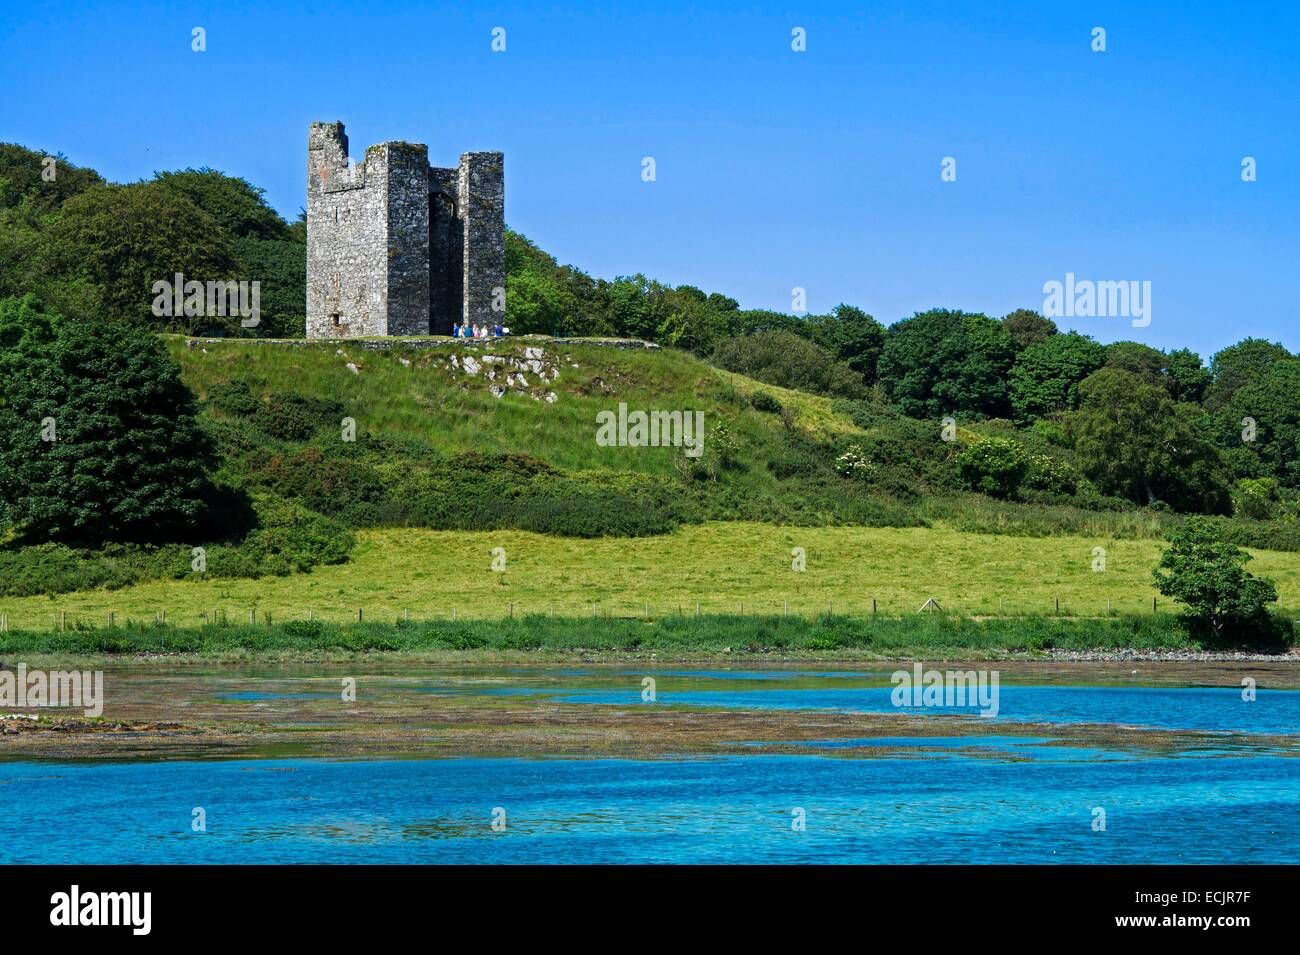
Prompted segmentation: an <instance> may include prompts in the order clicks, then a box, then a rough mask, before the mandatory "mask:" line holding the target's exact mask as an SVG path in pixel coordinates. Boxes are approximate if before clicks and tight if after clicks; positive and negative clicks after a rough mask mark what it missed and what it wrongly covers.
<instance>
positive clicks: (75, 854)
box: [0, 740, 1300, 863]
mask: <svg viewBox="0 0 1300 955" xmlns="http://www.w3.org/2000/svg"><path fill="white" fill-rule="evenodd" d="M1024 743H1025V741H1023V740H1021V741H1016V742H1015V744H1006V745H1007V746H1008V747H1009V746H1012V745H1016V746H1020V747H1021V748H1022V749H1032V748H1033V746H1032V744H1031V745H1029V746H1025V745H1024ZM0 804H2V805H3V813H0V860H3V861H4V862H7V863H14V862H25V863H222V862H231V863H233V862H241V863H286V862H300V863H303V862H316V863H349V862H353V863H356V862H373V863H403V862H422V863H548V862H554V863H610V862H612V863H686V862H692V863H1016V862H1021V863H1031V862H1042V863H1051V862H1062V863H1066V862H1074V863H1252V862H1254V863H1263V862H1275V863H1286V862H1295V861H1297V841H1298V838H1300V760H1297V759H1289V758H1279V757H1269V756H1254V757H1241V756H1236V757H1214V758H1186V757H1184V758H1181V759H1149V760H1138V759H1133V760H1121V761H1116V760H1104V761H1092V760H1088V759H1080V758H1079V754H1078V753H1073V754H1070V753H1066V755H1065V758H1063V759H1057V758H1054V757H1053V756H1052V755H1049V754H1044V753H1039V754H1037V755H1035V756H1033V757H1032V758H1030V759H1028V760H1027V761H1012V760H1010V759H997V758H974V757H970V756H961V755H952V756H948V755H941V756H938V757H933V756H932V757H929V758H926V759H923V760H917V759H904V758H900V759H889V758H885V759H844V758H837V757H833V756H771V755H761V754H756V755H753V756H739V757H727V758H721V759H689V760H656V761H648V762H647V761H637V760H559V759H556V760H522V759H447V760H407V761H353V762H347V761H332V760H316V761H312V760H285V761H240V762H175V763H125V764H119V763H109V764H97V765H68V764H51V763H7V764H0ZM1096 806H1101V807H1103V808H1104V809H1105V810H1106V830H1105V831H1104V832H1095V831H1093V829H1092V821H1093V818H1094V817H1093V807H1096ZM195 807H202V808H203V809H204V810H205V811H206V818H207V831H206V832H203V833H195V832H192V831H191V819H192V818H193V816H192V811H193V809H194V808H195ZM496 807H500V808H503V809H505V811H506V816H505V824H506V826H505V830H504V831H503V832H494V831H493V829H492V826H491V821H492V810H493V809H494V808H496ZM796 808H801V809H803V810H804V814H805V820H806V829H805V830H804V831H802V832H799V831H794V830H792V828H791V821H792V819H793V818H794V816H793V815H792V813H793V810H794V809H796Z"/></svg>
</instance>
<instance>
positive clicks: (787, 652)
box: [0, 614, 1215, 661]
mask: <svg viewBox="0 0 1300 955" xmlns="http://www.w3.org/2000/svg"><path fill="white" fill-rule="evenodd" d="M1121 648H1134V649H1145V650H1156V649H1166V650H1195V649H1215V648H1214V647H1208V646H1205V645H1203V644H1202V643H1201V642H1200V641H1198V640H1196V639H1195V638H1191V637H1189V636H1188V635H1187V634H1186V632H1185V631H1184V629H1183V627H1182V626H1181V625H1180V624H1179V622H1178V620H1177V619H1176V618H1175V617H1173V616H1171V615H1167V614H1155V615H1146V616H1123V617H1114V618H1109V619H1104V620H1049V619H1031V618H1020V619H1005V620H984V621H974V620H968V619H962V618H956V617H937V616H927V617H916V616H912V617H897V618H887V617H876V618H856V617H847V616H830V615H826V616H822V617H819V618H815V619H804V618H792V617H779V616H777V617H767V616H739V615H737V616H705V617H700V618H695V617H671V618H667V619H663V620H656V621H647V620H628V619H599V620H592V619H585V620H584V619H573V618H569V619H547V618H545V617H539V616H530V617H526V618H521V619H515V620H497V621H484V620H459V621H456V622H452V621H424V622H418V623H417V622H411V623H405V622H402V621H400V620H399V621H396V622H378V621H376V622H370V623H361V624H332V623H324V622H321V621H319V620H313V621H310V622H308V621H289V622H287V623H283V624H271V625H255V626H249V625H246V624H245V625H234V624H228V625H210V626H203V627H193V628H177V627H171V626H158V625H139V626H134V627H115V628H113V629H102V630H95V631H73V632H48V631H45V632H37V631H14V632H9V633H5V634H3V635H0V659H6V660H7V661H12V660H13V659H14V658H15V655H17V654H38V655H50V656H69V657H100V656H115V655H132V654H197V655H199V656H204V657H222V656H252V657H266V658H282V657H283V658H304V659H307V658H326V657H330V656H335V655H339V654H357V653H398V654H436V653H438V652H468V653H470V654H471V655H473V656H482V657H483V658H486V659H490V658H492V657H493V656H494V655H509V654H517V653H538V654H545V653H548V652H554V653H574V652H581V653H595V654H602V653H605V654H628V653H640V654H648V653H664V654H687V655H689V654H732V655H736V656H739V657H744V656H746V655H758V654H779V655H783V656H794V657H799V656H807V657H810V658H819V657H834V656H837V655H838V656H847V657H872V656H878V657H900V656H916V657H925V656H929V657H943V656H953V655H962V656H968V657H970V656H998V655H1002V654H1005V653H1030V654H1032V653H1036V652H1040V651H1044V650H1050V649H1069V650H1115V649H1121Z"/></svg>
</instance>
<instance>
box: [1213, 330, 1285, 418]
mask: <svg viewBox="0 0 1300 955" xmlns="http://www.w3.org/2000/svg"><path fill="white" fill-rule="evenodd" d="M1292 357H1294V356H1292V354H1291V353H1290V352H1289V351H1287V350H1286V349H1285V348H1284V347H1282V346H1281V345H1279V344H1276V343H1275V342H1268V341H1265V340H1264V339H1262V338H1246V339H1243V340H1242V341H1239V342H1237V344H1235V345H1229V346H1228V347H1227V348H1225V349H1223V350H1222V351H1219V352H1216V353H1215V355H1214V357H1213V358H1211V359H1210V379H1211V380H1210V385H1209V387H1208V388H1207V389H1206V392H1205V407H1206V408H1207V409H1209V410H1210V411H1218V410H1219V409H1220V408H1222V407H1223V406H1224V405H1225V404H1227V403H1228V399H1230V398H1231V397H1232V396H1233V394H1234V393H1235V392H1236V390H1237V389H1238V388H1240V387H1241V386H1242V385H1244V384H1246V383H1247V382H1249V381H1252V380H1254V379H1257V378H1262V377H1263V376H1264V373H1265V372H1267V371H1268V369H1269V368H1271V367H1272V366H1273V364H1274V363H1275V362H1279V361H1285V360H1286V359H1288V358H1292Z"/></svg>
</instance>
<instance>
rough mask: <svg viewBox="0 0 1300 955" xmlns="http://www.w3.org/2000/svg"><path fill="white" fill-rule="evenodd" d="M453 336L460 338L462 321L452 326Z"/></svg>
mask: <svg viewBox="0 0 1300 955" xmlns="http://www.w3.org/2000/svg"><path fill="white" fill-rule="evenodd" d="M451 337H452V338H460V322H457V323H456V324H454V325H452V326H451Z"/></svg>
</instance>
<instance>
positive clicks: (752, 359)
mask: <svg viewBox="0 0 1300 955" xmlns="http://www.w3.org/2000/svg"><path fill="white" fill-rule="evenodd" d="M711 360H712V362H713V364H715V365H717V366H718V367H719V368H725V369H727V370H728V371H734V372H739V373H740V374H742V375H748V376H749V377H751V378H757V379H758V380H759V381H765V382H767V383H768V384H770V385H779V386H780V387H782V388H797V389H799V390H801V391H811V392H813V393H814V394H819V395H838V396H842V397H845V398H858V397H862V396H863V395H865V394H866V391H867V388H866V385H865V383H864V382H863V380H862V376H861V375H859V374H858V373H857V372H855V371H854V370H853V369H852V368H850V367H849V366H848V365H845V364H844V363H843V362H838V361H836V360H835V357H834V356H833V355H832V354H831V353H830V352H828V351H826V350H825V349H823V348H820V347H818V346H817V345H814V344H813V343H812V342H810V341H808V340H807V339H805V338H803V337H801V336H799V335H796V334H794V333H793V332H784V331H765V332H757V333H755V334H753V335H743V336H741V337H739V338H728V339H725V340H723V341H721V342H719V343H718V344H717V345H716V346H715V348H714V350H713V357H712V359H711Z"/></svg>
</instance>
